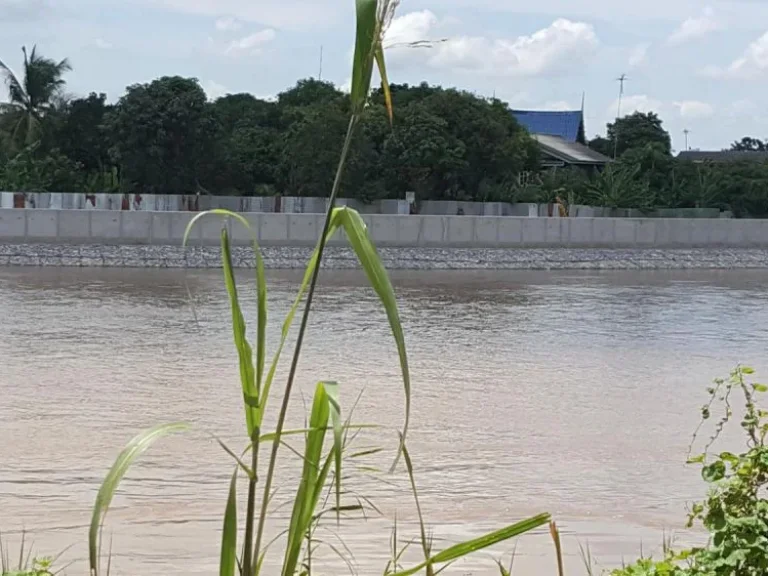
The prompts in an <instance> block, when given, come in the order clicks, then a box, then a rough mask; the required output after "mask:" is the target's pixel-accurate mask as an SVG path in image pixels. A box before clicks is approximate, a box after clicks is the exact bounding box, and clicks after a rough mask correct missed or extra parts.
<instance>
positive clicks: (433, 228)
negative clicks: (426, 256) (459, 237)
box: [421, 216, 448, 246]
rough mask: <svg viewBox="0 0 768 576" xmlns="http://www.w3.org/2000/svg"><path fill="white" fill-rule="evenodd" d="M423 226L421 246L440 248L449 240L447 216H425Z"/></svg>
mask: <svg viewBox="0 0 768 576" xmlns="http://www.w3.org/2000/svg"><path fill="white" fill-rule="evenodd" d="M423 218H424V221H423V223H422V225H421V245H422V246H440V245H442V244H444V243H445V242H446V241H447V239H448V234H447V232H448V230H447V228H448V221H447V217H446V216H443V217H441V216H424V217H423Z"/></svg>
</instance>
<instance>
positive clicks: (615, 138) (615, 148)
mask: <svg viewBox="0 0 768 576" xmlns="http://www.w3.org/2000/svg"><path fill="white" fill-rule="evenodd" d="M627 80H628V78H627V75H626V74H622V75H621V76H619V77H618V78H616V81H617V82H618V83H619V107H618V110H617V111H616V120H617V122H615V123H614V125H613V144H614V146H613V159H614V160H616V156H618V154H619V127H618V119H619V118H621V101H622V99H623V98H624V82H626V81H627Z"/></svg>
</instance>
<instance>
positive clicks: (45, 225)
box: [25, 210, 59, 240]
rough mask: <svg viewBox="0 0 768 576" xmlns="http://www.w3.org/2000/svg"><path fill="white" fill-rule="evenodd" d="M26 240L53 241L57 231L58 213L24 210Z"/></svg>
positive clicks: (53, 211) (54, 211)
mask: <svg viewBox="0 0 768 576" xmlns="http://www.w3.org/2000/svg"><path fill="white" fill-rule="evenodd" d="M25 212H26V215H27V238H31V239H36V240H39V239H54V238H56V235H57V234H58V233H59V231H58V218H57V216H58V212H57V211H56V210H26V211H25Z"/></svg>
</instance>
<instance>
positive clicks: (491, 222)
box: [472, 218, 499, 246]
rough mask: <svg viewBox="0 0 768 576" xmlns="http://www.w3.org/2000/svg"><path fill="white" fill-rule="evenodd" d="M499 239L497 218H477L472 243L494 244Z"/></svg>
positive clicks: (480, 244)
mask: <svg viewBox="0 0 768 576" xmlns="http://www.w3.org/2000/svg"><path fill="white" fill-rule="evenodd" d="M498 241H499V219H498V218H478V219H477V220H475V233H474V236H473V237H472V243H473V244H474V245H476V246H496V244H497V243H498Z"/></svg>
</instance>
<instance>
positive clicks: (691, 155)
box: [677, 150, 768, 162]
mask: <svg viewBox="0 0 768 576" xmlns="http://www.w3.org/2000/svg"><path fill="white" fill-rule="evenodd" d="M677 157H678V158H679V159H680V160H689V161H691V162H768V152H758V151H755V150H743V151H739V150H721V151H716V150H713V151H706V150H687V151H684V152H680V154H678V155H677Z"/></svg>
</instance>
